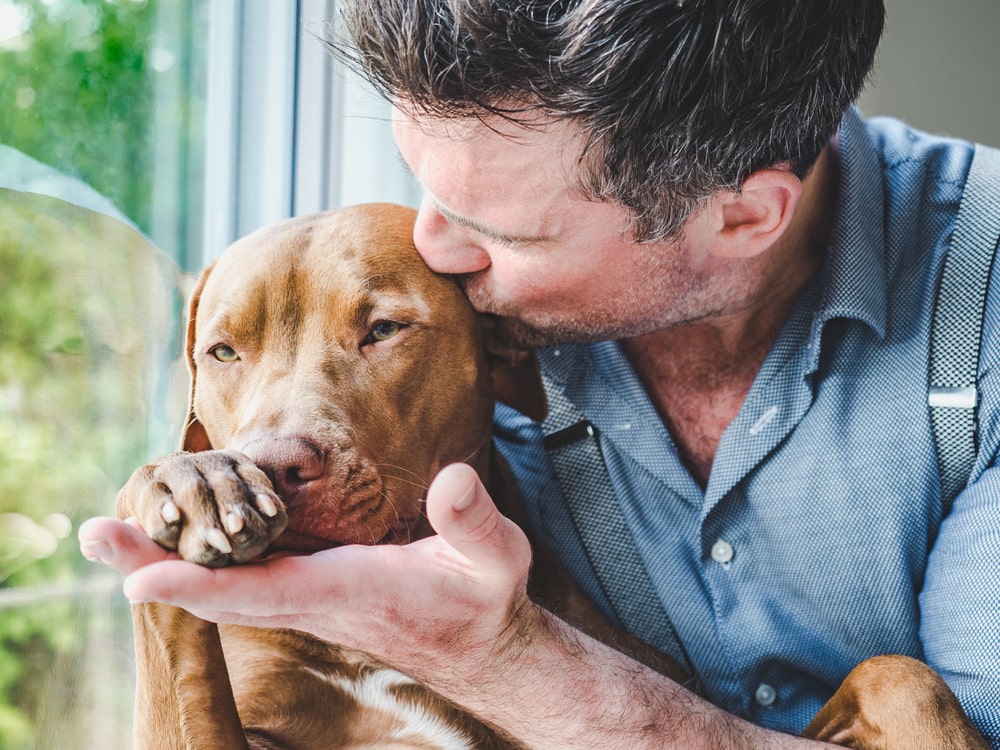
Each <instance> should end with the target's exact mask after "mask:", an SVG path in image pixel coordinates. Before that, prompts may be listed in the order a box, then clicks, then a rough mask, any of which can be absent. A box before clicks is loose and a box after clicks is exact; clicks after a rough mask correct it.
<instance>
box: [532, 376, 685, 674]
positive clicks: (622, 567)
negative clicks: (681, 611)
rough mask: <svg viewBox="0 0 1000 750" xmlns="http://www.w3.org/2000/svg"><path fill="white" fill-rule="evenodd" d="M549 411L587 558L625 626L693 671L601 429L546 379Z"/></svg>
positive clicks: (551, 443)
mask: <svg viewBox="0 0 1000 750" xmlns="http://www.w3.org/2000/svg"><path fill="white" fill-rule="evenodd" d="M543 379H544V381H545V391H546V395H547V396H548V401H549V414H548V417H546V419H545V421H544V422H543V423H542V431H543V432H544V433H545V448H546V450H547V451H548V453H549V456H550V457H551V458H552V462H553V464H554V465H555V469H556V474H557V476H558V478H559V484H560V485H561V487H562V491H563V496H564V497H565V499H566V504H567V505H568V506H569V511H570V516H571V517H572V519H573V525H574V526H575V528H576V530H577V533H578V534H579V536H580V540H581V541H582V542H583V548H584V551H585V552H586V555H587V559H588V560H589V561H590V564H591V567H592V568H593V570H594V573H595V575H596V576H597V581H598V583H599V584H600V587H601V590H602V591H603V592H604V594H605V596H606V597H607V599H608V602H609V603H610V604H611V607H612V609H614V612H615V615H617V617H618V620H619V622H620V623H621V625H622V626H623V627H624V628H625V629H626V630H628V631H629V632H630V633H632V634H633V635H635V636H637V637H639V638H641V639H643V640H644V641H646V642H647V643H649V644H650V645H652V646H654V647H655V648H658V649H659V650H660V651H662V652H664V653H666V654H668V655H670V656H671V657H673V659H674V660H675V661H676V662H677V663H678V664H680V665H681V667H682V668H683V669H684V670H685V671H686V672H687V673H688V674H689V675H690V674H693V670H692V668H691V663H690V660H689V659H688V656H687V654H686V653H685V651H684V648H683V646H682V645H681V642H680V639H678V637H677V632H676V631H675V630H674V626H673V624H672V623H671V622H670V618H669V617H668V616H667V613H666V612H664V611H663V606H662V604H661V603H660V598H659V596H658V595H657V593H656V590H655V589H654V588H653V583H652V581H651V580H650V579H649V574H648V573H647V572H646V566H645V565H644V564H643V562H642V559H641V558H640V557H639V551H638V549H636V546H635V542H634V541H633V539H632V534H631V532H629V530H628V527H627V525H626V523H625V518H624V516H623V515H622V511H621V507H620V506H619V505H618V500H617V498H616V497H615V493H614V489H613V488H612V486H611V479H610V477H609V476H608V470H607V467H606V466H605V464H604V457H603V455H602V454H601V446H600V442H599V440H598V434H597V428H596V427H594V426H593V425H592V424H591V423H590V422H589V421H587V419H586V418H585V417H584V416H583V414H582V413H581V412H580V411H579V410H578V409H577V408H576V406H574V405H573V404H572V403H571V402H570V400H569V399H568V398H566V395H565V394H564V393H563V392H562V389H561V388H559V387H558V386H556V385H554V384H553V383H551V382H550V381H549V380H548V379H547V378H543Z"/></svg>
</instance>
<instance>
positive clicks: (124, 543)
mask: <svg viewBox="0 0 1000 750" xmlns="http://www.w3.org/2000/svg"><path fill="white" fill-rule="evenodd" d="M77 539H78V540H79V541H80V552H81V553H82V554H83V556H84V557H86V558H87V559H88V560H91V561H93V562H99V563H103V564H104V565H107V566H108V567H110V568H113V569H114V570H117V571H118V572H120V573H125V574H128V573H131V572H132V571H134V570H138V569H139V568H142V567H144V566H146V565H150V564H152V563H155V562H159V561H161V560H166V559H168V558H170V557H173V555H172V553H170V552H168V551H167V550H165V549H163V547H161V546H160V545H158V544H157V543H156V542H154V541H153V540H152V539H150V538H149V537H148V536H146V533H145V532H144V531H143V530H142V529H141V528H139V526H138V524H133V523H127V522H125V521H119V520H117V519H114V518H91V519H88V520H86V521H84V522H83V523H82V524H81V525H80V529H79V531H78V532H77Z"/></svg>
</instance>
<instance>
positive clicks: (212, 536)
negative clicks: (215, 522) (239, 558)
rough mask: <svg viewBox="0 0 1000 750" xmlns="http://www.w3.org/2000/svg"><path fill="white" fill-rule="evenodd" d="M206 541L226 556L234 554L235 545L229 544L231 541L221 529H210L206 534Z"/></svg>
mask: <svg viewBox="0 0 1000 750" xmlns="http://www.w3.org/2000/svg"><path fill="white" fill-rule="evenodd" d="M205 541H206V542H208V543H209V544H210V545H212V546H213V547H215V549H217V550H219V552H221V553H222V554H224V555H229V554H232V552H233V545H231V544H230V543H229V539H228V538H227V537H226V535H225V534H223V533H222V531H220V530H219V529H209V530H208V531H207V532H206V533H205Z"/></svg>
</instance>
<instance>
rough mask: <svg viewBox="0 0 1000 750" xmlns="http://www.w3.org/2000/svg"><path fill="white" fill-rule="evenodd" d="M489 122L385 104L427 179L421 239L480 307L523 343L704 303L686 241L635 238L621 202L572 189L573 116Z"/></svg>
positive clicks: (629, 330)
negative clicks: (535, 122) (537, 122)
mask: <svg viewBox="0 0 1000 750" xmlns="http://www.w3.org/2000/svg"><path fill="white" fill-rule="evenodd" d="M488 125H489V126H488ZM488 125H487V124H484V123H483V122H481V121H479V120H476V119H468V120H442V119H437V118H427V117H417V118H414V117H413V116H411V114H409V111H408V110H407V109H405V108H402V107H399V106H397V108H395V110H394V114H393V130H394V133H395V136H396V142H397V144H398V146H399V150H400V153H401V154H402V156H403V158H404V159H405V160H406V162H407V164H408V165H409V167H410V169H411V170H412V171H413V174H414V175H415V176H416V178H417V179H418V180H419V181H420V183H421V184H422V185H423V187H424V189H425V191H426V193H425V197H424V199H423V202H422V204H421V206H420V211H419V214H418V216H417V223H416V228H415V229H414V240H415V243H416V246H417V250H418V251H419V252H420V254H421V255H422V256H423V258H424V261H425V262H426V263H427V264H428V265H429V266H430V267H431V268H432V269H433V270H435V271H437V272H439V273H448V274H456V275H457V276H458V278H459V282H460V283H461V284H462V287H463V288H464V290H465V292H466V294H467V296H468V297H469V299H470V300H471V301H472V304H473V305H474V306H475V307H476V309H477V310H479V311H480V312H486V313H492V314H494V315H497V316H499V317H500V322H499V324H498V329H499V333H500V335H501V336H502V337H503V338H505V339H506V340H507V341H508V342H509V343H511V344H516V345H520V346H525V347H529V346H539V345H544V344H552V343H559V342H589V341H598V340H606V339H613V338H623V337H627V336H633V335H639V334H641V333H647V332H649V331H652V330H655V329H657V328H660V327H664V326H668V325H673V324H676V323H679V322H686V321H688V320H692V319H697V318H699V317H702V316H703V315H704V314H705V313H706V312H707V311H708V310H709V308H710V307H711V305H712V300H711V297H712V296H713V295H712V294H711V293H710V289H711V287H710V285H709V284H708V280H709V276H710V270H711V269H710V268H709V267H708V266H709V264H708V263H707V262H704V261H698V260H697V259H696V258H695V257H694V256H695V255H696V254H695V253H694V252H692V250H691V249H690V248H689V247H688V245H689V244H690V243H687V242H685V241H683V240H671V241H668V242H660V243H655V244H637V243H635V242H632V241H630V239H629V238H628V237H627V236H626V226H627V219H628V217H627V213H626V211H625V209H624V208H622V207H621V206H619V205H617V204H614V203H610V202H594V201H589V200H586V199H585V198H583V197H581V196H580V194H579V193H578V192H576V191H574V183H573V182H572V179H571V175H572V173H573V169H574V167H575V160H576V158H577V156H578V154H579V153H580V150H581V143H580V139H579V137H578V135H577V134H576V133H575V132H574V131H573V129H572V126H570V125H565V124H561V123H556V124H547V125H544V126H540V127H538V128H532V129H528V128H522V127H518V126H515V125H512V124H510V123H507V122H504V121H502V120H497V121H495V122H490V123H489V124H488ZM698 255H703V254H702V253H698Z"/></svg>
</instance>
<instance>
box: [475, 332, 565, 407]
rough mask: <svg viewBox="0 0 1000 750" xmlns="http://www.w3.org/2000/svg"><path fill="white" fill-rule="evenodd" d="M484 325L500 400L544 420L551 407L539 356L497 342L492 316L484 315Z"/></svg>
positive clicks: (495, 393) (487, 357) (488, 352)
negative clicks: (539, 364) (546, 395)
mask: <svg viewBox="0 0 1000 750" xmlns="http://www.w3.org/2000/svg"><path fill="white" fill-rule="evenodd" d="M480 326H481V328H482V332H483V344H484V347H485V349H486V359H487V361H488V362H489V366H490V377H491V378H492V380H493V393H494V396H495V397H496V399H497V401H500V402H501V403H504V404H507V406H510V407H513V408H514V409H517V410H518V411H519V412H521V413H522V414H524V415H525V416H527V417H531V419H533V420H535V421H536V422H541V421H542V420H543V419H545V415H546V414H548V409H549V406H548V400H547V399H546V398H545V386H543V385H542V371H541V369H540V368H539V366H538V357H536V356H535V353H534V352H533V351H530V350H524V349H514V348H513V347H510V346H507V345H506V344H502V343H501V342H499V341H497V339H496V336H494V334H493V327H494V326H493V320H492V318H489V317H487V316H485V315H481V316H480Z"/></svg>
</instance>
